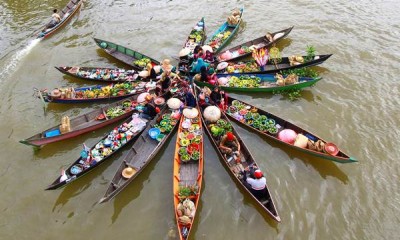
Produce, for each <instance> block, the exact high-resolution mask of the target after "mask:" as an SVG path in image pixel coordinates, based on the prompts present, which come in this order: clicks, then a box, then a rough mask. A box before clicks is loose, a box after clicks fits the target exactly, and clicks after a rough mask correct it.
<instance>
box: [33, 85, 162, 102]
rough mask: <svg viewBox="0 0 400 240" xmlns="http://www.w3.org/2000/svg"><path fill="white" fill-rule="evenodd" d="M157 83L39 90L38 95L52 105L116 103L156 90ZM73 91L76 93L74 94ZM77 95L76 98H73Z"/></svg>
mask: <svg viewBox="0 0 400 240" xmlns="http://www.w3.org/2000/svg"><path fill="white" fill-rule="evenodd" d="M154 88H155V83H144V82H129V83H128V82H127V83H117V84H114V85H110V86H103V85H95V86H88V87H80V88H69V87H65V88H56V89H54V90H52V91H51V92H48V91H47V90H38V92H37V94H38V95H39V97H40V96H42V97H43V99H44V101H45V102H52V103H91V102H99V101H115V100H120V99H123V98H127V97H130V96H133V95H135V94H139V93H143V92H146V91H147V90H149V89H154ZM73 91H74V92H75V93H73ZM74 94H75V97H74V96H73V95H74Z"/></svg>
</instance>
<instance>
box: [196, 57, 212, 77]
mask: <svg viewBox="0 0 400 240" xmlns="http://www.w3.org/2000/svg"><path fill="white" fill-rule="evenodd" d="M209 66H210V64H209V63H206V62H204V60H203V59H202V58H198V59H197V61H196V62H193V64H192V70H191V72H194V73H199V72H200V71H201V67H205V68H206V69H208V67H209Z"/></svg>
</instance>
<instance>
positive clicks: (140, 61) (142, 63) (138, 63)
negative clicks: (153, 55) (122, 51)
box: [133, 58, 151, 68]
mask: <svg viewBox="0 0 400 240" xmlns="http://www.w3.org/2000/svg"><path fill="white" fill-rule="evenodd" d="M148 63H151V60H150V59H149V58H142V59H138V60H135V61H133V64H134V65H136V66H139V67H142V68H144V67H146V65H147V64H148Z"/></svg>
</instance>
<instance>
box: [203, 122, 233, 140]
mask: <svg viewBox="0 0 400 240" xmlns="http://www.w3.org/2000/svg"><path fill="white" fill-rule="evenodd" d="M208 128H209V129H210V131H211V134H212V135H213V136H214V137H221V136H223V135H225V134H226V133H227V132H231V131H232V125H231V123H230V122H228V121H226V120H224V119H219V120H218V121H217V122H216V123H215V124H214V123H212V124H209V125H208Z"/></svg>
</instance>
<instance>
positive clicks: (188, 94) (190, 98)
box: [184, 87, 197, 107]
mask: <svg viewBox="0 0 400 240" xmlns="http://www.w3.org/2000/svg"><path fill="white" fill-rule="evenodd" d="M184 92H185V106H186V107H196V105H197V103H196V98H195V97H194V95H193V92H192V89H191V88H190V87H187V88H185V91H184Z"/></svg>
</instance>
